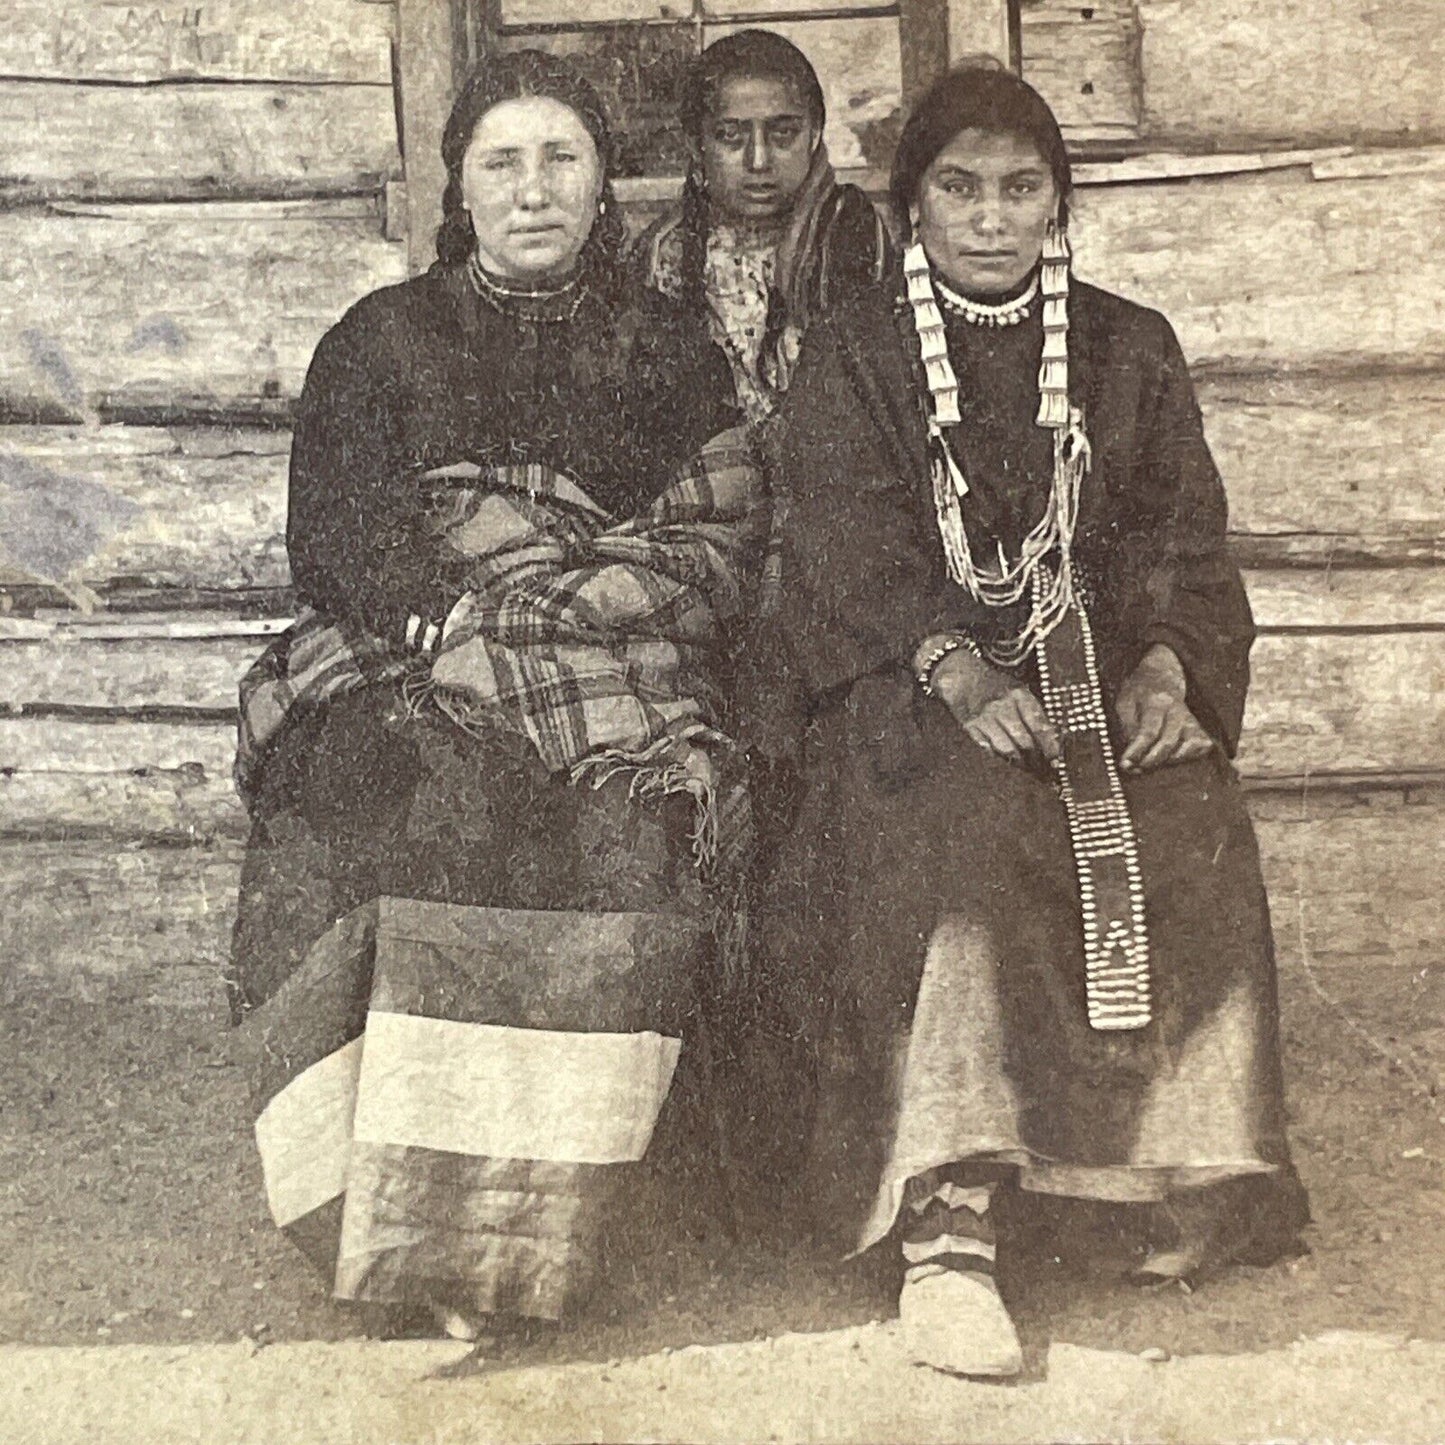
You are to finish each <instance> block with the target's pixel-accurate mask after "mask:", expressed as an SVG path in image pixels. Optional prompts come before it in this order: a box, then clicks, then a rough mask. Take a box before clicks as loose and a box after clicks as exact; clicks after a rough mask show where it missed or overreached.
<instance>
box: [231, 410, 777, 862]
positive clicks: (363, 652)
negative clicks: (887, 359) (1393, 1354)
mask: <svg viewBox="0 0 1445 1445" xmlns="http://www.w3.org/2000/svg"><path fill="white" fill-rule="evenodd" d="M423 484H424V485H423V502H424V507H423V525H424V526H426V527H427V528H428V529H429V530H431V531H434V532H435V533H437V534H438V536H439V541H440V545H445V546H448V547H450V548H452V549H454V550H456V551H459V552H461V553H462V554H463V555H465V556H467V557H469V558H473V559H475V567H474V569H473V571H472V573H471V577H470V581H471V590H470V591H469V592H468V593H467V594H466V595H465V596H464V597H463V598H462V600H461V601H460V602H459V603H458V604H457V605H456V606H455V607H454V608H453V609H452V612H451V615H450V616H449V617H448V619H447V622H446V627H445V629H444V631H443V634H442V638H441V642H440V644H439V646H438V647H437V649H436V655H435V657H434V659H433V660H432V662H431V665H430V668H429V669H428V667H427V664H426V662H425V660H423V659H421V658H419V657H417V656H415V655H413V654H411V653H409V652H407V651H406V650H405V649H404V648H402V647H400V646H399V645H394V644H391V643H388V642H386V641H384V640H382V639H380V638H376V637H373V636H371V635H369V634H367V633H366V632H364V631H362V630H361V629H359V628H357V627H355V626H353V625H350V624H347V623H345V622H338V621H332V620H330V619H327V618H324V617H322V616H321V615H320V614H318V613H316V612H313V611H310V610H306V611H303V613H302V614H301V615H300V616H299V617H298V618H297V620H296V622H295V624H294V625H293V626H292V627H291V628H290V629H289V630H288V631H287V632H286V633H285V634H284V635H283V636H282V637H280V638H278V639H277V640H276V642H275V643H273V644H272V646H271V647H270V648H269V649H268V650H267V652H266V653H265V654H264V655H263V656H262V657H261V658H260V659H259V660H258V662H257V663H256V664H255V666H254V667H252V669H251V670H250V672H249V673H248V674H247V675H246V677H245V678H244V679H243V681H242V683H241V713H240V745H239V748H238V751H237V782H238V785H239V786H240V788H241V791H242V793H243V794H246V793H247V792H248V791H249V790H250V787H251V785H252V783H253V781H254V777H255V768H256V764H257V762H258V760H259V758H260V756H261V755H262V753H263V751H264V749H265V747H266V745H267V744H268V743H269V742H270V741H271V740H272V739H273V738H274V737H275V736H276V735H277V734H278V733H279V731H280V730H281V729H282V728H283V727H285V726H286V725H288V723H290V722H291V721H293V720H294V719H295V718H296V717H297V716H299V715H301V714H302V713H304V712H306V711H308V710H310V709H313V708H315V707H317V706H319V705H320V704H321V703H323V702H325V701H326V700H327V699H328V698H332V697H335V696H337V695H339V694H342V693H346V692H350V691H353V690H355V689H357V688H360V687H364V686H367V685H370V684H374V683H382V682H394V683H399V684H400V685H401V686H402V687H403V688H404V689H405V691H406V692H407V694H408V696H409V697H410V698H411V699H412V701H413V705H414V706H418V707H420V706H426V705H435V706H437V707H439V708H441V709H442V710H443V711H444V712H445V713H446V714H447V715H448V716H450V717H451V718H452V719H453V720H454V721H456V722H457V723H458V724H459V725H461V726H463V727H466V728H480V727H491V726H495V725H497V724H498V723H501V724H502V725H504V726H511V727H514V728H517V729H520V730H521V731H522V732H523V733H525V735H526V736H527V737H528V738H529V739H530V740H531V741H532V743H533V745H534V746H535V747H536V749H537V752H538V755H539V756H540V757H541V759H542V761H543V763H544V764H545V765H546V766H547V767H548V769H550V770H551V771H553V772H566V773H568V774H569V775H570V776H571V777H572V778H573V779H574V780H576V781H583V780H586V781H589V782H591V783H593V784H594V785H600V784H601V783H602V782H604V781H605V780H606V779H607V778H608V777H611V776H613V775H614V774H616V773H617V772H626V773H630V774H631V775H632V776H633V782H634V786H635V787H636V788H637V789H638V791H639V792H641V793H644V794H647V793H654V792H678V791H686V792H689V793H691V794H692V795H693V796H694V797H695V798H696V799H697V800H698V802H699V804H700V807H701V809H702V813H703V817H702V818H701V819H700V837H699V853H700V855H702V854H704V853H708V852H711V850H712V845H711V841H710V838H709V837H705V836H703V833H704V832H706V833H707V834H712V833H713V832H715V830H716V828H717V826H718V825H719V823H720V822H723V823H725V822H726V821H727V820H726V819H725V818H724V819H720V818H719V816H718V804H719V802H725V801H726V799H725V798H724V797H723V796H722V795H721V794H720V793H719V790H718V787H717V784H718V782H719V774H718V764H719V762H720V761H721V759H722V758H723V757H724V756H725V755H726V754H727V753H728V752H729V751H730V745H729V743H728V740H727V739H726V738H725V737H724V736H723V735H722V734H721V733H720V732H718V731H717V730H716V728H715V727H714V726H713V718H714V716H715V713H714V708H713V706H712V702H711V689H710V687H709V684H708V671H709V669H708V668H707V666H706V665H705V664H706V655H707V654H708V653H709V652H710V651H712V649H713V648H714V647H715V645H716V644H717V643H718V642H719V641H720V630H721V626H722V624H724V623H726V622H728V621H730V620H733V619H736V618H738V617H739V616H741V615H742V614H743V612H744V610H745V609H746V608H747V607H748V606H749V604H750V601H751V599H752V594H753V592H754V590H755V586H756V582H757V572H758V569H759V565H760V563H761V554H762V549H763V545H764V543H765V541H766V534H767V506H766V496H765V489H764V485H763V482H762V477H761V473H760V470H759V468H758V466H757V463H756V459H755V457H754V453H753V450H752V446H751V444H750V442H749V440H748V437H747V433H746V431H745V430H744V429H743V428H734V429H733V430H731V431H727V432H724V433H722V434H721V435H720V436H718V437H715V438H714V439H713V440H712V441H710V442H709V443H708V444H707V445H706V446H705V447H704V448H703V449H702V451H701V453H699V455H698V456H697V457H696V458H695V459H694V460H693V461H692V462H691V463H689V464H688V465H687V466H686V467H685V468H683V469H682V471H681V472H680V473H679V474H678V475H677V477H676V478H675V479H674V480H673V482H672V484H671V485H670V486H669V487H668V488H667V489H666V490H665V491H663V492H662V494H661V495H660V496H658V497H657V498H656V499H655V500H654V501H653V502H652V503H651V505H650V506H649V507H648V508H647V509H646V511H644V512H643V513H641V514H640V515H638V516H637V517H634V518H632V519H630V520H628V521H625V522H622V523H620V524H613V523H612V519H611V518H610V517H609V516H608V514H607V513H606V512H604V511H603V510H602V509H601V508H600V507H598V506H597V505H596V504H595V503H594V502H593V501H592V500H591V498H590V497H589V496H588V495H587V492H586V490H585V489H584V487H583V486H582V484H581V483H580V482H579V481H577V480H576V479H574V478H571V477H568V476H566V475H564V474H562V473H560V472H555V471H553V470H551V469H550V468H547V467H544V466H541V465H538V464H528V465H514V466H491V467H479V466H477V465H476V464H474V463H471V462H464V463H459V464H456V465H453V466H449V467H443V468H440V469H437V470H434V471H431V472H428V473H426V474H425V476H424V478H423ZM723 791H724V793H726V794H728V795H729V796H731V793H732V792H733V791H735V790H727V789H725V790H723ZM735 801H736V805H738V806H740V804H741V799H740V798H739V799H737V800H735Z"/></svg>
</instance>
